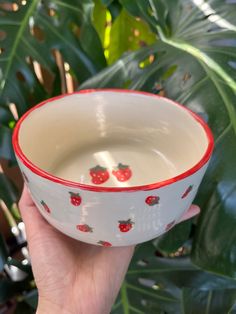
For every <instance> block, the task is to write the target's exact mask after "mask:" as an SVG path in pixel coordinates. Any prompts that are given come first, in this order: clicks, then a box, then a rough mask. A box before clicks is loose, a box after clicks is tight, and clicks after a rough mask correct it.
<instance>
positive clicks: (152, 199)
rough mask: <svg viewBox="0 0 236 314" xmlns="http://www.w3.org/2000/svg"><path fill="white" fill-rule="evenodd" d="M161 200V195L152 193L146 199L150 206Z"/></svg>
mask: <svg viewBox="0 0 236 314" xmlns="http://www.w3.org/2000/svg"><path fill="white" fill-rule="evenodd" d="M159 200H160V197H159V196H154V195H150V196H148V197H147V198H146V199H145V202H146V204H148V205H149V206H154V205H156V204H159Z"/></svg>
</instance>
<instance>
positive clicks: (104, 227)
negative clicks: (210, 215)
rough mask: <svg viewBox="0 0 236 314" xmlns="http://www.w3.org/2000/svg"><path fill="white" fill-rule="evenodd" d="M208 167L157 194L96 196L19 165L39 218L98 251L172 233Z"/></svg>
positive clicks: (143, 192)
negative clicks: (97, 247)
mask: <svg viewBox="0 0 236 314" xmlns="http://www.w3.org/2000/svg"><path fill="white" fill-rule="evenodd" d="M17 159H18V158H17ZM208 163H209V161H208ZM208 163H206V164H205V165H204V166H203V167H202V168H200V169H199V170H198V171H197V172H195V173H194V174H192V175H190V176H188V177H186V178H184V179H182V180H179V181H176V182H173V183H172V184H169V185H166V186H163V187H160V188H158V189H152V190H141V189H140V190H138V191H127V192H123V191H122V192H97V191H88V190H85V189H80V188H74V187H70V186H65V185H62V184H60V183H56V182H53V181H50V180H48V179H46V178H43V177H41V176H39V175H37V174H36V173H34V172H32V171H31V170H30V169H29V168H27V167H26V166H25V165H24V164H23V163H22V162H21V160H19V159H18V164H19V166H20V169H21V171H22V173H23V177H24V180H25V183H26V185H27V186H28V189H29V191H30V193H31V196H32V198H33V200H34V202H35V204H36V206H37V208H38V210H39V212H40V213H41V214H42V216H43V217H44V218H45V219H46V220H47V221H48V222H49V223H50V224H51V225H53V226H54V227H55V228H56V229H58V230H60V231H61V232H62V233H64V234H66V235H68V236H70V237H72V238H75V239H77V240H80V241H83V242H87V243H91V244H95V245H103V246H127V245H133V244H138V243H141V242H145V241H148V240H151V239H153V238H156V237H158V236H160V235H162V234H163V233H165V232H167V231H168V230H169V229H171V228H172V227H173V226H174V225H175V224H176V223H177V222H178V221H179V220H180V218H181V217H182V215H183V214H184V212H185V211H186V210H188V208H189V206H190V205H191V204H192V201H193V200H194V197H195V195H196V193H197V190H198V187H199V185H200V183H201V180H202V178H203V175H204V173H205V171H206V168H207V165H208Z"/></svg>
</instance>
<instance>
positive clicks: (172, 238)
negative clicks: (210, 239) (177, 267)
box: [154, 220, 192, 255]
mask: <svg viewBox="0 0 236 314" xmlns="http://www.w3.org/2000/svg"><path fill="white" fill-rule="evenodd" d="M191 225H192V222H191V220H188V221H184V222H182V223H180V224H178V225H176V226H175V227H174V228H172V229H171V230H170V231H169V232H167V233H165V234H164V235H162V236H160V237H158V238H157V239H156V240H155V241H154V243H155V246H156V248H157V249H158V250H159V251H160V252H161V253H162V254H165V255H166V254H170V253H174V252H176V251H177V250H178V249H179V248H180V247H181V246H183V245H184V243H185V242H186V240H188V238H189V234H190V231H191Z"/></svg>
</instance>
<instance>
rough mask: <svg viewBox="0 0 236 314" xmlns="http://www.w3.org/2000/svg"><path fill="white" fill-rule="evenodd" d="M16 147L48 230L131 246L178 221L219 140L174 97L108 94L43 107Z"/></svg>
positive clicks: (18, 132) (24, 123)
mask: <svg viewBox="0 0 236 314" xmlns="http://www.w3.org/2000/svg"><path fill="white" fill-rule="evenodd" d="M13 145H14V149H15V152H16V156H17V160H18V163H19V166H20V168H21V171H22V173H23V177H24V180H25V182H26V184H27V186H28V188H29V190H30V192H31V195H32V198H33V200H34V202H35V204H36V205H37V207H38V209H39V211H40V212H41V214H42V215H43V216H44V217H45V219H47V221H48V222H49V223H50V224H52V225H53V226H54V227H55V228H57V229H58V230H60V231H61V232H63V233H65V234H67V235H69V236H71V237H73V238H75V239H77V240H81V241H84V242H88V243H91V244H96V245H101V246H125V245H132V244H137V243H141V242H144V241H148V240H150V239H152V238H155V237H157V236H159V235H161V234H163V233H164V232H167V231H168V230H169V229H170V228H172V227H173V226H174V225H175V224H176V223H177V222H178V220H179V219H180V218H181V216H182V215H183V213H184V212H185V211H186V210H187V209H188V208H189V206H190V205H191V203H192V201H193V199H194V197H195V195H196V193H197V190H198V187H199V184H200V182H201V180H202V177H203V175H204V173H205V171H206V168H207V165H208V163H209V158H210V156H211V153H212V149H213V139H212V135H211V132H210V130H209V129H208V127H207V126H206V125H205V124H204V122H203V121H202V120H201V119H199V118H198V117H196V116H195V115H194V114H192V113H191V112H189V111H187V110H185V109H184V108H182V107H181V106H180V105H178V104H175V103H173V102H172V101H170V100H168V99H165V98H159V97H156V96H153V95H151V94H146V93H138V92H128V91H121V90H113V91H111V90H109V91H86V92H82V93H81V94H74V95H69V96H68V95H67V96H62V97H59V98H57V99H53V100H49V101H46V102H45V103H42V104H40V105H38V106H36V108H34V109H32V110H31V111H30V112H28V113H26V115H25V116H23V118H22V119H21V121H20V122H19V123H18V125H17V126H16V128H15V131H14V136H13ZM163 180H164V181H163Z"/></svg>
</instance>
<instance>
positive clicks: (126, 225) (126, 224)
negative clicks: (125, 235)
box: [119, 219, 134, 232]
mask: <svg viewBox="0 0 236 314" xmlns="http://www.w3.org/2000/svg"><path fill="white" fill-rule="evenodd" d="M133 225H134V222H133V221H132V220H131V219H128V220H119V229H120V231H121V232H128V231H130V230H131V229H132V227H133Z"/></svg>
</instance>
